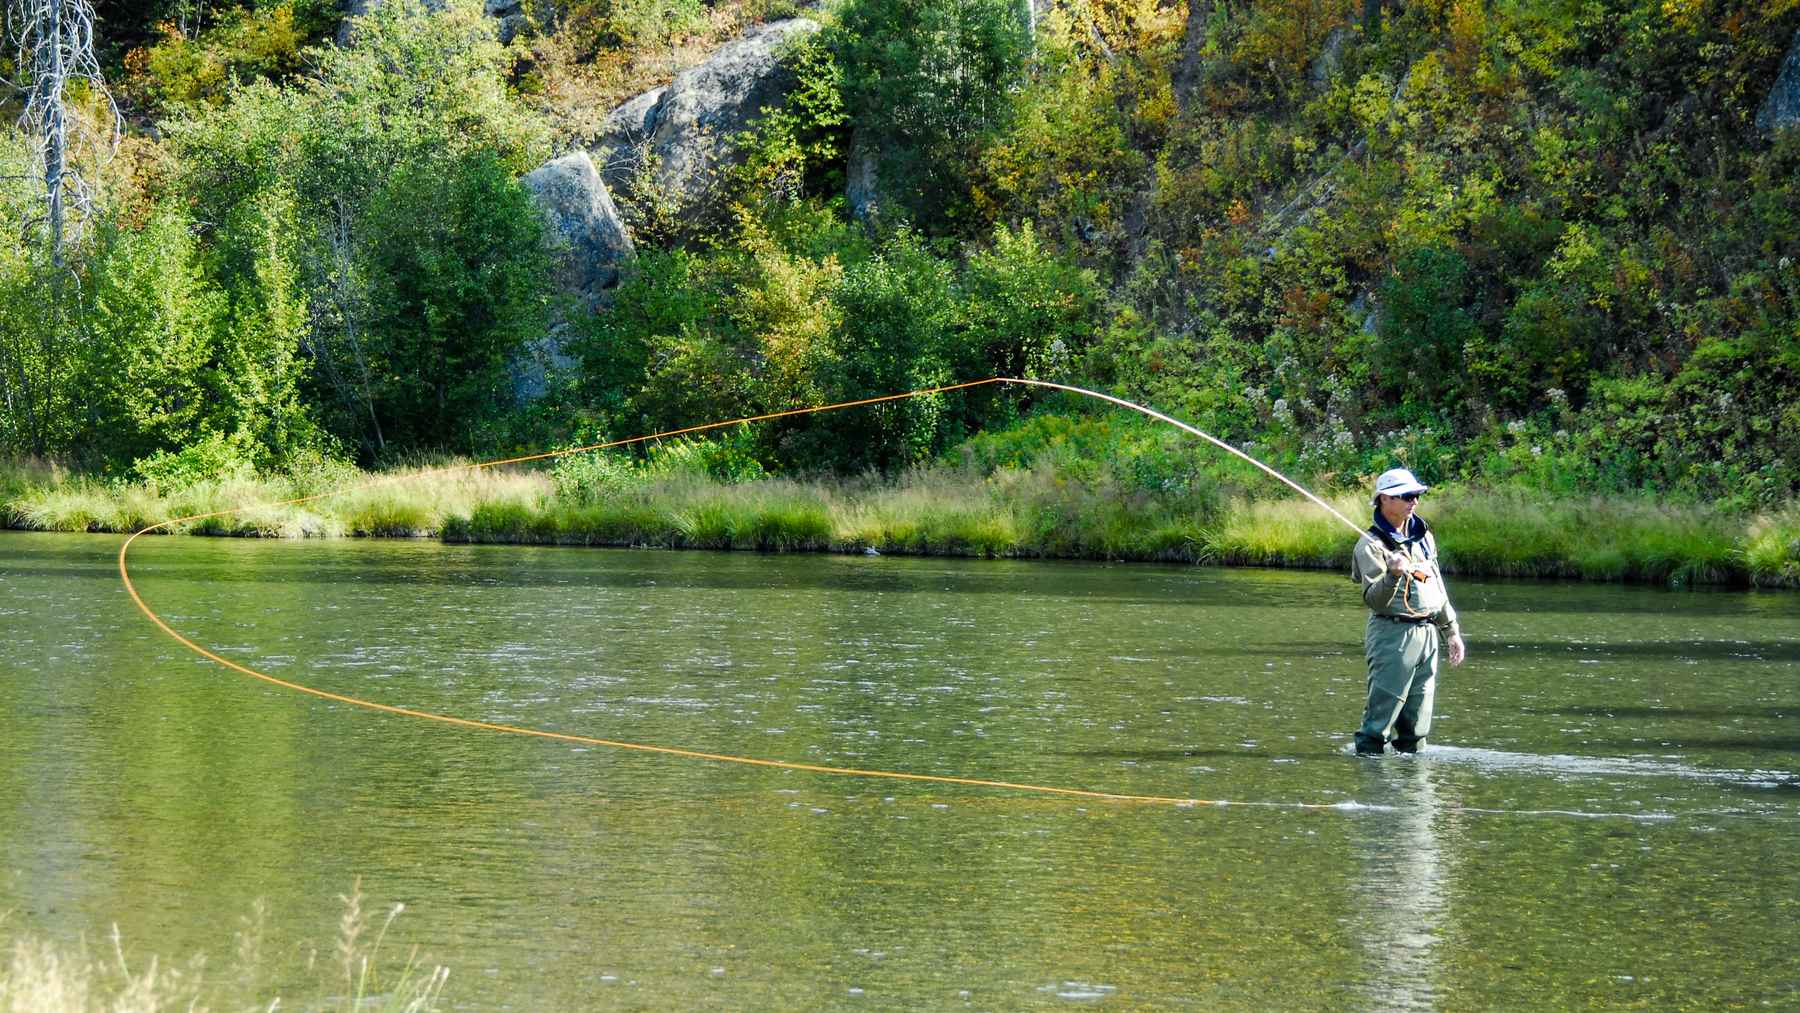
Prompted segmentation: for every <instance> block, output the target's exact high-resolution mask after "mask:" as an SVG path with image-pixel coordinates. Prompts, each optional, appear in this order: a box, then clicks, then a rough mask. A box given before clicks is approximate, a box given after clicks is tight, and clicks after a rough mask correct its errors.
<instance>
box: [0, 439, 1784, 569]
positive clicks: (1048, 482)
mask: <svg viewBox="0 0 1800 1013" xmlns="http://www.w3.org/2000/svg"><path fill="white" fill-rule="evenodd" d="M571 474H573V475H575V476H577V479H578V480H572V479H571V478H570V475H571ZM1151 479H1152V480H1147V481H1142V482H1139V481H1133V480H1132V479H1131V477H1130V475H1129V473H1128V472H1126V471H1125V470H1124V469H1118V468H1113V469H1105V468H1094V467H1092V466H1086V465H1081V464H1080V462H1075V463H1071V462H1068V461H1060V462H1059V461H1057V460H1055V459H1052V458H1042V457H1040V458H1039V459H1037V460H1033V461H1023V462H1020V463H1018V464H1016V465H1000V466H994V467H993V468H992V470H983V469H982V468H979V467H971V466H970V465H969V464H968V463H966V462H964V463H956V464H952V463H945V464H940V465H937V466H933V467H926V468H920V469H915V470H913V471H910V472H907V473H905V474H902V475H899V476H897V477H895V478H892V479H884V478H880V477H876V476H863V477H860V478H850V479H841V478H836V479H818V480H811V481H796V480H793V479H786V478H766V477H763V478H755V479H753V480H738V481H733V480H729V479H720V478H713V477H711V476H710V475H708V474H707V473H706V472H705V471H704V470H702V469H698V468H693V467H683V468H673V469H671V468H667V467H663V468H648V469H645V468H634V467H633V466H630V465H629V464H619V463H617V462H614V463H609V464H595V463H592V462H590V463H588V464H585V465H582V466H580V467H579V468H576V469H571V470H570V471H569V472H557V473H546V472H542V471H518V470H513V471H504V472H499V471H489V470H482V471H461V472H454V473H443V472H441V471H436V470H433V469H426V468H419V469H413V470H409V471H402V472H394V473H388V474H384V475H379V476H364V477H362V478H361V479H360V480H359V481H360V482H361V483H362V484H361V485H359V486H358V487H357V488H354V489H353V490H351V491H348V492H345V493H343V494H341V495H335V496H330V497H326V498H323V499H318V500H314V501H311V502H308V503H304V504H300V505H298V506H289V507H265V506H259V507H255V508H253V509H250V510H245V511H243V512H241V513H236V514H232V515H229V516H225V517H218V518H211V519H208V520H205V521H200V522H192V523H188V524H185V525H183V526H182V529H183V530H185V531H188V532H190V533H195V534H228V535H257V536H266V537H305V536H312V535H367V536H379V537H441V538H443V539H445V540H447V541H456V542H493V543H532V544H553V545H614V546H656V547H666V548H710V549H744V550H755V551H763V552H860V551H865V550H868V549H876V550H879V551H881V552H884V553H906V554H918V555H960V556H986V557H999V556H1008V557H1055V558H1085V559H1118V560H1159V561H1170V562H1205V563H1219V564H1224V565H1237V566H1284V567H1313V568H1320V567H1322V568H1334V569H1336V568H1345V567H1347V566H1348V564H1349V558H1350V551H1351V548H1352V546H1353V545H1354V544H1355V538H1354V536H1353V535H1352V534H1351V533H1350V532H1349V531H1347V530H1345V528H1344V525H1343V524H1342V523H1340V522H1339V521H1338V520H1337V519H1335V518H1333V517H1331V516H1330V515H1328V514H1326V513H1325V512H1324V511H1322V510H1320V509H1319V508H1318V507H1317V506H1315V505H1314V504H1311V503H1308V502H1306V501H1304V500H1301V499H1299V498H1297V497H1292V496H1287V497H1283V498H1260V497H1255V496H1252V495H1249V494H1248V493H1246V492H1244V491H1242V490H1227V489H1223V488H1221V487H1218V486H1214V485H1208V484H1206V483H1205V482H1201V481H1194V480H1191V478H1183V477H1181V476H1177V477H1176V478H1175V479H1171V478H1169V477H1167V476H1161V477H1158V476H1157V475H1152V476H1151ZM309 483H310V484H309ZM312 485H316V479H307V478H304V477H302V478H295V477H278V478H273V479H263V480H258V481H236V482H224V483H207V484H200V485H195V486H193V487H190V488H187V489H182V490H177V491H173V492H167V493H165V492H163V491H161V490H158V489H155V488H154V487H150V486H145V485H119V484H110V483H103V482H99V481H96V480H93V479H88V478H82V477H78V476H69V475H66V474H63V473H60V472H57V471H56V470H55V469H52V468H46V467H44V466H41V465H33V466H13V467H12V468H10V469H8V468H5V467H0V490H6V491H8V495H9V496H10V498H9V499H8V500H7V502H6V504H5V507H6V515H7V519H8V521H9V523H11V524H13V525H14V526H17V527H25V528H31V529H37V530H51V531H133V530H137V529H139V528H141V527H143V526H145V525H147V524H150V523H153V522H155V521H158V520H163V519H166V518H169V517H181V516H187V515H191V514H197V513H204V512H208V511H211V510H220V509H225V508H227V507H231V506H237V505H240V504H244V503H253V504H254V503H266V502H271V501H278V500H282V499H287V498H292V497H294V496H297V495H308V494H312V493H314V492H316V491H317V489H316V488H313V487H311V486H312ZM1271 495H1272V494H1271ZM1329 502H1331V503H1332V504H1333V506H1334V507H1335V508H1336V509H1338V510H1339V511H1340V512H1342V513H1343V514H1344V515H1345V516H1346V517H1348V518H1350V519H1351V520H1352V522H1354V523H1356V524H1357V525H1359V526H1360V525H1362V524H1366V523H1367V518H1368V517H1369V514H1370V509H1371V508H1370V506H1369V503H1368V500H1367V498H1366V495H1365V494H1363V493H1357V492H1345V493H1340V494H1336V495H1334V496H1333V497H1332V498H1331V499H1330V500H1329ZM1420 512H1421V514H1423V515H1424V516H1426V517H1427V518H1428V519H1429V520H1430V521H1431V523H1432V524H1433V526H1434V528H1435V529H1436V531H1437V533H1438V538H1439V542H1440V549H1441V552H1442V556H1443V561H1444V565H1445V568H1446V569H1447V570H1448V571H1450V572H1452V573H1457V574H1471V575H1494V576H1522V577H1558V578H1578V579H1588V580H1607V581H1645V582H1653V583H1664V584H1672V585H1692V584H1736V585H1760V586H1771V587H1773V586H1784V587H1800V505H1794V506H1789V507H1787V508H1785V509H1783V510H1779V511H1774V512H1770V513H1766V514H1761V515H1757V516H1754V517H1744V516H1741V515H1735V514H1727V513H1723V512H1719V511H1716V510H1713V509H1710V508H1706V507H1692V506H1689V507H1671V506H1668V505H1664V504H1659V503H1655V502H1652V501H1649V500H1647V499H1642V498H1629V497H1613V498H1592V499H1582V500H1572V499H1567V498H1564V499H1548V498H1546V497H1544V496H1543V495H1542V494H1538V493H1535V492H1527V491H1522V490H1508V489H1501V490H1479V489H1458V488H1453V487H1440V488H1438V489H1434V490H1433V491H1432V492H1431V494H1430V495H1429V496H1428V497H1427V499H1426V501H1425V502H1424V504H1423V505H1422V506H1421V508H1420Z"/></svg>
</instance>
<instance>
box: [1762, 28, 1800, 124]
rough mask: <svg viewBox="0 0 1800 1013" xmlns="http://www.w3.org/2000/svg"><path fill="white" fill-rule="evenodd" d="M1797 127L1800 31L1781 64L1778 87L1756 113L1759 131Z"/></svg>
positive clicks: (1799, 97)
mask: <svg viewBox="0 0 1800 1013" xmlns="http://www.w3.org/2000/svg"><path fill="white" fill-rule="evenodd" d="M1795 126H1800V31H1797V32H1795V33H1794V41H1793V43H1792V44H1791V45H1790V46H1788V54H1787V59H1785V60H1783V61H1781V73H1779V74H1777V75H1776V76H1775V87H1774V88H1772V89H1770V91H1769V97H1768V98H1766V99H1764V100H1763V104H1762V108H1761V109H1758V110H1757V111H1756V129H1758V130H1760V131H1762V132H1763V133H1765V134H1772V133H1774V132H1775V131H1777V130H1781V129H1783V128H1787V127H1795Z"/></svg>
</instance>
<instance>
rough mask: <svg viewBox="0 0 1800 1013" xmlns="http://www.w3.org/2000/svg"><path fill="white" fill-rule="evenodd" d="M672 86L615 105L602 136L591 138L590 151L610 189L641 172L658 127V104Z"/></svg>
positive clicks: (625, 182) (608, 116)
mask: <svg viewBox="0 0 1800 1013" xmlns="http://www.w3.org/2000/svg"><path fill="white" fill-rule="evenodd" d="M668 90H669V89H668V88H666V87H663V88H652V89H650V90H649V91H647V92H644V93H643V94H642V95H639V96H637V97H636V98H633V99H631V100H629V101H627V102H626V103H625V104H624V105H622V106H620V107H618V108H617V109H614V110H613V111H612V112H610V113H608V114H607V115H606V122H605V123H603V124H602V125H601V127H600V136H599V137H596V138H594V139H593V140H591V141H589V142H588V144H587V149H588V154H589V155H591V156H593V159H594V164H595V165H597V166H599V167H600V178H601V179H603V180H605V181H606V186H607V189H609V190H617V189H619V188H620V187H623V186H626V185H628V184H629V183H630V182H631V179H632V177H633V176H635V175H636V174H637V172H638V168H639V166H640V165H641V164H642V162H643V156H644V151H645V148H646V146H647V144H648V143H649V141H650V135H651V134H653V133H655V131H656V108H657V106H658V104H660V103H661V102H662V97H663V93H664V92H666V91H668Z"/></svg>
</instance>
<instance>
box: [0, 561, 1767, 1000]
mask: <svg viewBox="0 0 1800 1013" xmlns="http://www.w3.org/2000/svg"><path fill="white" fill-rule="evenodd" d="M120 541H121V539H119V538H116V537H109V536H97V535H94V536H62V535H38V534H0V615H4V624H5V625H4V630H5V642H4V648H3V649H0V650H3V651H4V655H3V660H0V715H3V716H4V718H5V722H6V727H5V730H4V732H3V733H0V912H10V915H9V916H8V918H7V919H6V921H5V922H3V923H0V935H4V934H5V933H7V932H12V933H17V932H24V933H27V934H31V935H34V936H36V937H38V938H44V939H49V940H52V941H55V942H58V943H63V944H67V945H70V946H74V945H77V944H78V941H79V940H82V939H84V938H85V939H86V940H88V941H89V943H90V944H92V943H94V942H96V941H98V940H102V939H104V938H105V936H106V935H107V934H108V933H109V932H110V927H111V926H112V925H114V924H116V925H117V926H118V929H119V932H120V933H121V935H122V938H123V939H124V940H125V944H126V951H127V954H128V955H130V956H131V957H133V958H134V959H144V958H147V956H148V955H149V954H152V953H156V954H162V955H164V956H165V958H168V959H186V958H187V957H190V956H192V955H193V954H196V953H206V954H209V955H211V961H212V964H211V966H214V967H217V968H227V967H229V966H230V955H231V952H232V947H233V933H234V932H235V931H236V930H237V929H238V927H239V926H240V925H241V924H242V922H243V920H244V918H245V917H246V916H247V915H248V914H249V912H250V911H251V909H252V906H253V904H254V903H255V902H256V901H257V900H258V899H259V898H260V899H262V900H264V901H265V902H266V905H267V910H268V912H269V916H268V917H269V930H268V939H269V940H270V942H268V943H267V944H266V945H267V949H268V952H269V953H270V954H271V956H269V957H267V958H265V959H268V960H271V961H273V962H275V964H276V965H277V966H278V971H277V973H276V981H277V983H278V984H277V985H276V986H275V987H274V989H273V991H274V993H275V994H280V995H282V996H283V1003H282V1006H281V1008H283V1009H293V1008H307V1005H308V1003H315V1002H319V1001H330V1000H331V999H332V996H330V995H329V994H328V993H320V992H319V991H318V990H317V987H316V985H308V984H307V982H309V981H313V980H314V979H316V978H317V977H318V975H317V974H314V975H313V977H312V978H308V977H307V974H308V972H307V970H306V968H305V966H304V964H305V956H306V954H307V953H308V952H309V950H308V947H309V945H310V946H311V947H316V948H317V950H318V951H319V953H320V956H319V958H318V959H319V960H320V961H324V960H328V959H329V949H330V947H331V945H332V939H333V937H334V935H335V932H336V925H337V921H338V918H339V915H340V914H341V912H342V909H343V905H342V903H341V902H340V900H339V895H340V894H344V893H347V892H349V891H350V889H351V887H352V884H353V883H354V882H355V881H357V880H358V879H359V878H360V881H361V884H362V889H363V891H364V892H365V893H366V895H367V896H368V898H369V902H370V904H371V905H372V906H376V907H384V906H385V905H388V904H391V903H393V902H404V904H405V905H406V909H405V913H404V914H403V915H401V916H400V918H399V919H398V920H397V921H396V922H395V923H394V926H393V928H392V929H391V931H390V935H389V939H388V940H387V942H386V943H384V947H386V948H388V950H390V951H391V952H393V953H394V954H395V956H396V959H397V961H398V962H403V958H404V953H405V948H407V947H411V946H414V945H417V946H418V947H419V948H420V950H421V953H422V954H423V955H424V957H425V959H427V960H428V961H430V962H432V963H442V964H444V965H446V966H448V967H449V968H450V972H451V973H450V978H449V984H448V986H447V988H446V990H445V992H444V1002H445V1005H446V1006H448V1007H451V1008H467V1009H490V1008H512V1009H529V1010H538V1009H702V1008H704V1009H818V1008H828V1009H860V1008H884V1009H893V1008H910V1009H943V1008H970V1009H1019V1008H1036V1009H1056V1008H1065V1007H1074V1006H1082V1005H1088V1004H1098V1005H1102V1006H1115V1007H1120V1008H1184V1007H1185V1008H1199V1009H1245V1010H1250V1009H1324V1008H1335V1009H1355V1008H1365V1007H1367V1008H1382V1009H1407V1010H1413V1009H1417V1010H1430V1009H1545V1008H1575V1007H1642V1008H1654V1009H1671V1008H1692V1009H1707V1010H1711V1009H1723V1008H1728V1007H1731V1008H1736V1007H1747V1008H1788V1009H1794V1008H1797V1007H1800V594H1796V593H1794V592H1791V591H1789V592H1763V593H1754V592H1741V591H1730V592H1726V591H1711V592H1698V591H1670V590H1666V589H1661V588H1644V587H1620V586H1605V585H1592V584H1578V583H1554V582H1524V581H1488V580H1473V579H1466V580H1456V579H1454V578H1453V579H1452V581H1451V591H1452V595H1453V598H1454V600H1455V601H1456V602H1457V604H1458V606H1459V608H1460V610H1461V612H1462V616H1463V625H1464V627H1465V629H1466V631H1467V635H1468V640H1469V646H1470V660H1469V662H1468V663H1467V664H1466V665H1464V666H1463V667H1461V668H1459V669H1449V670H1446V671H1445V672H1444V673H1443V674H1441V675H1440V677H1439V687H1438V714H1437V722H1436V726H1435V727H1434V729H1433V735H1432V740H1431V745H1430V747H1429V748H1428V750H1427V751H1426V752H1425V753H1424V754H1422V755H1421V756H1419V757H1417V758H1402V757H1388V758H1385V759H1381V760H1368V759H1359V758H1357V757H1355V756H1353V755H1351V754H1350V751H1349V743H1350V732H1351V730H1352V728H1353V726H1354V725H1355V723H1356V721H1357V718H1358V716H1359V713H1360V710H1361V707H1362V695H1363V686H1364V674H1363V661H1362V650H1361V640H1362V629H1363V624H1364V621H1365V617H1366V614H1367V613H1366V612H1365V610H1364V609H1363V608H1362V606H1361V603H1360V600H1359V599H1358V597H1357V595H1356V592H1355V589H1354V587H1353V585H1352V584H1351V583H1350V582H1349V581H1348V580H1347V579H1346V578H1345V577H1344V576H1343V575H1341V574H1333V573H1313V572H1281V571H1258V570H1222V569H1208V568H1191V567H1163V566H1148V565H1104V564H1093V563H1049V562H1012V561H978V560H946V559H912V558H899V557H892V556H886V557H880V558H865V557H840V556H810V555H809V556H771V555H750V554H729V553H710V552H688V553H678V552H660V551H635V550H586V549H554V548H519V547H469V546H447V545H441V544H436V543H431V542H404V541H398V542H396V541H389V542H371V541H350V540H343V541H310V542H302V541H293V542H286V541H251V540H227V539H207V538H153V539H142V540H140V541H139V542H138V543H137V545H136V546H134V548H133V549H132V559H133V566H132V573H133V577H134V579H135V580H136V581H137V583H138V586H139V589H140V590H141V592H142V593H143V595H144V597H145V599H146V600H147V601H148V602H149V603H150V604H151V606H152V607H153V608H155V609H156V610H157V611H159V612H160V613H161V614H162V615H163V616H165V617H166V618H167V620H168V621H169V622H170V623H171V624H172V625H173V626H174V627H175V628H176V629H178V630H180V631H181V632H183V633H184V634H186V635H188V636H190V637H192V638H194V639H195V640H196V641H198V642H200V643H202V644H205V645H207V646H209V647H212V648H214V649H216V650H218V651H219V652H220V653H221V654H223V655H225V656H227V657H230V658H232V659H234V660H238V661H241V662H242V663H244V664H247V665H250V666H253V667H256V668H260V669H262V670H264V671H267V672H269V673H271V674H273V675H276V676H279V677H282V678H286V679H292V680H296V681H299V682H304V683H306V684H308V685H312V686H317V687H319V688H323V689H327V690H331V691H336V692H340V693H344V694H353V695H357V696H363V697H367V698H370V699H373V700H377V701H381V702H384V703H389V704H395V705H400V706H406V707H413V708H419V709H423V710H430V711H436V712H440V713H445V714H452V715H459V716H463V717H468V718H474V719H479V720H484V721H492V722H502V723H509V724H517V725H524V726H529V727H532V728H541V729H550V730H555V731H563V732H570V733H575V734H580V735H587V736H597V737H603V738H611V739H619V740H626V741H630V742H640V743H655V744H661V745H668V746H679V747H685V748H690V749H696V750H705V751H710V752H716V753H729V754H738V755H744V756H751V757H767V758H774V759H782V760H792V761H799V762H804V763H813V764H828V765H841V766H852V767H861V768H878V769H885V770H897V771H910V772H917V773H924V774H942V775H956V776H967V777H977V778H989V779H1001V780H1007V781H1022V782H1030V783H1035V784H1044V785H1056V786H1066V787H1072V788H1089V789H1101V790H1107V791H1118V792H1130V793H1139V794H1149V795H1173V796H1180V797H1190V796H1191V797H1194V798H1199V799H1209V800H1228V801H1230V802H1231V804H1230V805H1226V806H1217V805H1188V806H1175V805H1167V804H1145V803H1120V802H1104V801H1093V800H1085V799H1077V798H1068V797H1054V796H1046V795H1041V794H1032V793H1029V792H1020V791H1009V790H1002V789H995V788H981V787H962V786H954V785H943V784H932V783H919V782H907V781H898V780H882V779H873V778H867V777H847V776H839V775H829V774H819V773H807V772H798V771H791V770H781V769H769V768H761V767H752V766H742V765H732V764H724V763H719V762H710V761H704V760H693V759H681V758H672V757H667V756H660V755H652V754H643V753H634V752H629V751H623V750H619V749H612V748H601V747H589V746H580V745H574V744H570V743H566V742H555V741H546V740H542V739H532V738H525V737H520V736H513V735H506V734H500V733H495V732H488V731H477V730H470V729H464V728H457V727H451V726H445V725H441V724H434V723H430V722H425V721H420V720H416V719H410V718H405V717H397V716H394V715H391V714H383V713H378V712H371V711H368V710H363V709H359V708H356V707H353V706H349V705H346V704H343V703H336V702H329V701H325V700H320V699H317V698H314V697H310V696H305V695H302V694H299V693H295V692H293V691H290V690H286V689H282V688H279V687H276V686H272V685H269V684H266V683H262V682H259V681H256V680H253V679H251V678H248V677H246V676H243V675H240V674H237V673H234V672H231V671H228V670H226V669H224V668H222V667H220V666H218V665H215V664H212V663H209V662H206V661H204V660H202V659H200V658H198V657H196V656H195V655H193V654H192V653H190V652H188V651H187V650H186V649H184V648H182V647H181V646H180V645H179V644H177V643H176V642H175V641H173V640H172V639H170V638H169V637H167V636H166V635H164V634H162V633H161V632H159V631H158V630H157V629H156V628H155V627H154V626H152V625H151V624H150V622H149V621H148V620H146V619H145V617H144V616H143V615H141V614H140V613H139V612H138V611H137V610H136V609H135V608H134V607H133V606H132V604H131V602H130V599H129V598H128V596H127V595H126V593H125V591H124V588H123V586H122V584H121V582H120V580H119V574H118V570H117V566H116V563H115V556H116V553H117V551H118V546H119V544H120ZM1446 550H1447V551H1448V552H1453V551H1454V546H1446ZM1295 803H1312V804H1325V805H1327V806H1329V808H1322V809H1320V808H1301V807H1298V806H1295V805H1294V804H1295ZM377 920H379V919H377ZM106 946H107V952H109V953H110V943H108V944H106ZM281 982H286V983H287V984H285V985H282V984H279V983H281ZM309 988H311V989H312V990H313V991H312V993H311V994H310V996H309V995H308V992H307V990H308V989H309Z"/></svg>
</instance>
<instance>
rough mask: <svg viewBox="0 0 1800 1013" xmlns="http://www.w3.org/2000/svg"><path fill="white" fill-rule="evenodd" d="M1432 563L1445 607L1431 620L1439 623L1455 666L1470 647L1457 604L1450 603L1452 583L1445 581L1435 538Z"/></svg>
mask: <svg viewBox="0 0 1800 1013" xmlns="http://www.w3.org/2000/svg"><path fill="white" fill-rule="evenodd" d="M1427 537H1429V536H1427ZM1431 563H1432V567H1431V568H1432V569H1434V570H1436V571H1437V579H1438V586H1439V587H1440V588H1441V589H1442V590H1443V592H1444V607H1443V608H1442V609H1441V610H1439V612H1438V613H1437V614H1436V615H1434V616H1432V617H1431V621H1432V622H1433V623H1435V624H1436V625H1437V628H1438V635H1439V636H1441V637H1442V638H1443V640H1444V644H1445V646H1447V647H1448V648H1449V649H1450V665H1451V667H1455V666H1457V665H1460V664H1462V663H1463V658H1464V657H1466V656H1467V655H1468V647H1467V645H1465V644H1464V643H1463V638H1462V626H1461V624H1459V623H1458V622H1457V621H1456V606H1455V605H1452V604H1450V585H1449V584H1446V583H1444V582H1443V581H1444V567H1443V565H1442V564H1441V563H1439V562H1438V555H1437V539H1435V538H1433V539H1432V546H1431Z"/></svg>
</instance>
